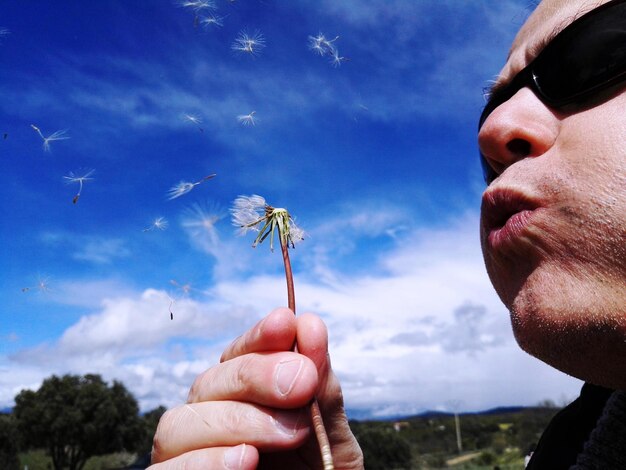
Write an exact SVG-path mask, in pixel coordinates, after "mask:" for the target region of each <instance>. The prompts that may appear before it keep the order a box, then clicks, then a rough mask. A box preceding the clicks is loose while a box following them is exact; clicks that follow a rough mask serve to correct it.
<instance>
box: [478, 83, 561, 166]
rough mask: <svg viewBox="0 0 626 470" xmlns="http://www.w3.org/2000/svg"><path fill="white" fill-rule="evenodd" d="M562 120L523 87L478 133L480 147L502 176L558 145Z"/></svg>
mask: <svg viewBox="0 0 626 470" xmlns="http://www.w3.org/2000/svg"><path fill="white" fill-rule="evenodd" d="M558 133H559V119H558V118H557V116H555V114H554V113H553V111H552V110H551V109H550V108H548V107H547V106H546V105H545V104H544V103H543V102H542V101H541V100H540V99H539V98H538V97H537V96H536V95H535V93H534V92H533V91H532V90H530V89H529V88H522V89H521V90H519V91H518V92H517V93H516V94H515V95H513V97H511V98H510V99H509V100H508V101H506V102H504V103H502V104H501V105H500V106H498V107H497V108H496V109H495V110H494V111H493V112H492V113H491V114H490V115H489V116H488V117H487V119H486V120H485V122H484V123H483V125H482V127H481V129H480V131H479V133H478V147H479V148H480V152H481V154H482V155H483V156H484V157H485V159H486V160H487V163H488V164H489V165H490V166H491V167H492V168H493V169H494V171H495V172H496V173H497V174H498V175H499V174H501V173H502V172H503V171H504V170H506V169H507V168H508V167H509V166H511V165H513V164H515V163H516V162H518V161H520V160H523V159H525V158H529V157H539V156H541V155H543V154H545V153H546V152H547V151H548V150H549V149H550V148H551V147H552V145H554V142H555V141H556V138H557V136H558Z"/></svg>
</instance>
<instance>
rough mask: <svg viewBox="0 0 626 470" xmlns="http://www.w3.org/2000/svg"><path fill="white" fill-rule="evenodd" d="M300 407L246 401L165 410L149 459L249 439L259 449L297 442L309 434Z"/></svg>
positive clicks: (292, 445)
mask: <svg viewBox="0 0 626 470" xmlns="http://www.w3.org/2000/svg"><path fill="white" fill-rule="evenodd" d="M309 433H310V428H309V420H308V416H307V413H306V411H305V410H304V409H303V408H300V409H297V410H272V409H268V408H263V407H259V406H255V405H250V404H248V403H239V402H230V401H225V402H204V403H194V404H186V405H182V406H179V407H176V408H173V409H171V410H168V411H167V412H165V414H164V415H163V416H162V417H161V420H160V421H159V425H158V427H157V431H156V434H155V436H154V441H153V446H152V461H153V462H155V463H159V462H164V461H166V460H168V459H172V458H174V457H177V456H181V455H183V454H185V453H187V452H190V451H193V450H199V449H206V448H210V447H223V446H234V445H238V444H241V443H242V442H245V443H248V444H250V445H252V446H253V447H255V448H257V449H258V450H259V451H275V450H286V449H292V448H295V447H298V446H300V445H301V444H302V443H303V442H304V441H305V440H306V439H307V438H308V436H309Z"/></svg>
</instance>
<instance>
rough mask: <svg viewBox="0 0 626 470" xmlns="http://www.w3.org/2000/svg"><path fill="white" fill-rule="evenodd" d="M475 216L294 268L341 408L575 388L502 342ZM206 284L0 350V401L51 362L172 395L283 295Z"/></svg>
mask: <svg viewBox="0 0 626 470" xmlns="http://www.w3.org/2000/svg"><path fill="white" fill-rule="evenodd" d="M353 225H354V226H359V225H360V224H353ZM476 226H477V218H476V216H475V215H472V214H468V215H467V216H466V217H464V218H463V219H461V220H459V221H456V222H455V223H453V224H451V225H450V226H448V227H444V228H441V229H438V230H432V229H431V230H412V231H410V232H409V233H407V234H406V235H405V236H403V237H402V240H398V243H397V244H395V245H393V247H392V248H390V249H388V250H387V251H385V252H383V253H379V256H378V257H377V261H376V262H374V263H373V264H372V266H371V269H370V270H369V272H368V273H367V274H363V273H359V274H346V273H342V272H341V271H339V270H336V269H333V268H326V269H327V270H328V271H329V272H331V273H332V278H333V279H335V282H333V283H331V284H321V283H319V282H318V280H317V279H316V278H315V275H310V274H308V273H307V272H306V270H297V272H296V293H297V299H298V309H299V312H303V311H314V312H317V313H319V314H320V315H321V316H322V317H323V318H324V320H325V321H326V323H327V324H328V326H329V331H330V352H331V356H332V360H333V367H334V368H335V370H336V371H337V373H338V375H339V377H340V378H341V379H342V382H343V386H344V394H345V398H346V406H347V407H348V408H349V409H372V410H374V412H375V413H382V414H384V413H411V412H415V411H419V410H423V409H441V408H442V407H445V406H446V403H449V402H450V401H452V400H461V401H462V406H463V409H468V410H469V409H471V410H476V409H484V408H489V407H492V406H497V405H520V404H521V405H532V404H535V403H537V402H539V401H540V400H542V399H545V398H551V399H554V400H559V401H560V400H561V398H562V397H563V395H565V396H567V397H573V396H574V394H575V393H576V390H577V388H578V387H579V382H578V381H575V380H573V379H571V378H568V377H566V376H564V375H562V374H560V373H558V372H556V371H554V370H552V369H550V368H549V367H548V366H546V365H543V364H541V363H540V362H539V361H536V360H534V359H532V358H530V357H528V356H527V355H526V354H525V353H523V352H521V351H520V350H519V348H518V347H517V345H516V344H515V341H514V339H513V337H512V334H511V331H510V326H509V322H508V314H507V312H506V311H505V309H504V307H503V306H502V305H501V304H500V302H499V300H498V299H497V297H496V296H495V294H494V292H493V290H492V288H491V286H490V284H489V281H488V279H487V276H486V274H485V272H484V267H483V263H482V258H481V255H480V251H479V248H478V244H477V240H476V237H477V230H476ZM250 251H253V250H250ZM267 251H268V252H269V250H267ZM303 251H304V252H306V250H305V249H304V248H303ZM268 256H269V255H268ZM207 293H208V297H206V296H204V295H202V296H200V295H198V294H197V293H192V294H191V295H190V297H186V298H182V299H179V300H177V301H176V303H175V304H174V305H175V308H174V310H175V312H174V313H175V317H174V320H173V321H172V320H170V318H169V312H168V309H169V305H170V304H169V302H170V296H169V295H168V293H166V292H164V291H160V290H154V289H148V290H145V291H144V292H142V293H132V292H127V293H126V294H124V295H118V296H116V297H107V298H105V299H103V300H102V303H101V306H100V307H99V308H97V309H96V310H95V312H94V313H93V314H90V315H85V316H83V317H82V318H80V320H79V321H77V322H76V323H75V324H73V325H71V326H70V327H69V328H67V329H66V330H65V332H64V333H63V334H62V336H61V337H60V338H58V340H56V341H55V342H53V343H47V344H41V345H39V346H37V347H35V348H31V349H24V350H21V351H18V352H16V353H15V354H13V355H12V356H11V357H10V358H7V359H5V360H4V363H3V365H2V367H3V368H4V370H5V372H6V373H5V374H2V375H3V377H4V379H3V380H4V382H3V385H4V386H3V387H2V389H3V390H6V392H5V393H4V394H2V395H0V400H1V402H0V404H8V403H9V402H10V399H12V396H11V393H14V391H15V390H18V389H20V388H22V387H28V386H33V384H34V383H36V382H37V380H42V379H43V378H44V377H45V376H47V375H49V374H50V373H64V372H72V373H87V372H96V373H100V374H102V375H103V376H104V377H105V378H107V379H109V380H110V379H113V378H115V379H118V380H122V381H123V382H124V383H125V384H126V385H127V386H128V387H129V388H130V389H131V391H132V392H133V393H134V394H135V395H136V396H137V397H138V398H139V400H140V402H141V405H142V408H143V409H150V408H153V407H155V406H157V405H159V404H165V405H168V406H171V405H174V404H176V403H178V402H180V401H182V400H184V399H185V397H186V393H187V390H188V388H189V386H190V385H191V383H192V381H193V378H194V377H195V375H197V374H198V373H200V372H201V371H202V370H204V369H205V368H207V367H209V366H210V365H212V364H215V363H216V362H217V361H218V360H219V356H220V354H221V351H222V350H223V348H224V347H225V346H226V345H227V344H228V343H229V342H230V341H231V340H232V339H233V338H234V337H236V336H237V335H239V334H240V333H242V332H243V330H244V329H246V328H247V327H249V326H251V325H252V324H254V323H255V322H256V321H258V319H259V318H260V317H261V316H263V315H265V314H266V313H267V312H268V311H269V310H271V309H272V308H274V307H275V306H277V305H281V304H284V303H285V299H284V297H285V289H284V276H283V275H282V274H281V273H277V274H258V275H253V276H250V277H249V278H247V279H241V278H237V277H234V276H232V277H231V278H230V279H226V278H224V279H221V280H219V281H218V282H217V283H216V284H215V285H214V286H212V288H211V289H209V290H208V291H207ZM18 371H19V372H18Z"/></svg>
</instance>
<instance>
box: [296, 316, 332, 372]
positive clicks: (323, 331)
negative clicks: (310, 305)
mask: <svg viewBox="0 0 626 470" xmlns="http://www.w3.org/2000/svg"><path fill="white" fill-rule="evenodd" d="M296 328H297V344H298V352H299V353H300V354H304V355H305V356H307V357H308V358H310V359H311V360H312V361H313V362H314V363H315V366H316V367H317V369H318V370H319V371H320V372H325V371H326V370H327V368H328V330H327V328H326V325H325V324H324V322H323V321H322V320H321V318H320V317H318V316H317V315H314V314H312V313H304V314H302V315H300V316H298V317H297V319H296Z"/></svg>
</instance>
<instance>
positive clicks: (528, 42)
mask: <svg viewBox="0 0 626 470" xmlns="http://www.w3.org/2000/svg"><path fill="white" fill-rule="evenodd" d="M609 1H610V0H543V1H542V2H541V3H540V4H539V5H538V6H537V8H536V9H535V11H534V12H533V13H532V15H530V17H529V18H528V20H527V21H526V23H524V26H522V28H521V29H520V31H519V33H518V34H517V36H516V37H515V40H514V41H513V45H512V46H511V50H510V52H509V56H508V59H507V62H506V64H505V66H504V68H503V69H502V71H501V72H500V77H499V79H500V80H503V81H508V80H509V79H510V78H511V77H512V76H514V75H515V74H516V73H517V72H519V71H520V70H522V69H523V68H524V67H525V66H526V65H527V64H528V63H529V62H530V61H531V60H532V59H534V58H535V56H536V55H537V54H538V53H539V52H540V50H541V49H542V46H543V45H545V44H546V43H547V42H549V40H550V39H551V38H552V37H554V35H555V34H557V33H558V32H559V31H561V30H563V28H565V27H566V26H567V25H569V24H570V23H572V22H573V21H574V20H576V19H577V18H579V17H581V16H582V15H584V14H585V13H587V12H588V11H590V10H593V9H594V8H596V7H598V6H600V5H602V4H604V3H608V2H609ZM500 80H499V81H500Z"/></svg>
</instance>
